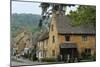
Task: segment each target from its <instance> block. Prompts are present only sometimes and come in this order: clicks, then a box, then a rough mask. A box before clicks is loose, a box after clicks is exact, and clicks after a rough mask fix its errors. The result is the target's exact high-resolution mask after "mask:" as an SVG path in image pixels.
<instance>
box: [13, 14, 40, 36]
mask: <svg viewBox="0 0 100 67" xmlns="http://www.w3.org/2000/svg"><path fill="white" fill-rule="evenodd" d="M40 18H41V16H40V15H35V14H12V15H11V34H12V36H13V37H14V36H16V34H17V33H18V32H19V31H20V30H21V29H22V27H24V28H25V29H27V30H29V31H31V32H35V31H37V30H39V29H38V23H39V20H40Z"/></svg>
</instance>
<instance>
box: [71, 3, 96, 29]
mask: <svg viewBox="0 0 100 67" xmlns="http://www.w3.org/2000/svg"><path fill="white" fill-rule="evenodd" d="M70 17H71V18H72V19H73V21H74V22H73V23H72V24H73V25H75V26H79V25H88V24H89V25H93V26H94V27H95V25H96V7H95V6H85V5H84V6H82V5H81V6H79V8H78V9H77V10H76V11H74V12H72V11H71V12H70Z"/></svg>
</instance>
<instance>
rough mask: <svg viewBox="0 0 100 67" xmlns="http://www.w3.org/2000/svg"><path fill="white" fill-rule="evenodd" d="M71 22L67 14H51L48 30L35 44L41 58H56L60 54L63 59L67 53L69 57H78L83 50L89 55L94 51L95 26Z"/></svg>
mask: <svg viewBox="0 0 100 67" xmlns="http://www.w3.org/2000/svg"><path fill="white" fill-rule="evenodd" d="M72 22H73V21H72V20H71V18H70V17H69V16H65V15H59V14H54V15H53V16H52V19H51V24H50V29H49V32H48V33H45V34H44V36H43V37H41V39H40V40H39V41H38V44H37V46H38V47H39V48H38V50H40V51H41V52H40V53H38V55H40V56H41V58H45V57H47V58H57V57H58V55H61V56H62V57H63V59H64V57H65V56H66V55H68V54H69V55H70V57H80V56H81V54H82V53H83V52H84V53H87V54H91V55H94V54H95V53H96V31H95V28H94V27H92V26H91V25H88V26H82V25H81V26H77V27H76V26H73V25H72V24H71V23H72ZM47 35H48V36H47ZM45 36H47V37H46V38H45ZM42 38H43V39H42ZM45 42H46V43H45ZM44 47H46V48H47V49H46V50H45V48H44ZM45 52H46V53H45ZM44 55H45V56H44Z"/></svg>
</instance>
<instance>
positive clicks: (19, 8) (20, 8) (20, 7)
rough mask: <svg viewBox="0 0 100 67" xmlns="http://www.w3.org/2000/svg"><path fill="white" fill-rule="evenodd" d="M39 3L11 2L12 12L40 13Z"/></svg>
mask: <svg viewBox="0 0 100 67" xmlns="http://www.w3.org/2000/svg"><path fill="white" fill-rule="evenodd" d="M39 5H40V3H34V2H18V1H13V2H12V13H32V14H41V8H40V7H39Z"/></svg>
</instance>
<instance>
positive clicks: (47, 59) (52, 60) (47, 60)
mask: <svg viewBox="0 0 100 67" xmlns="http://www.w3.org/2000/svg"><path fill="white" fill-rule="evenodd" d="M41 60H42V61H44V62H56V59H55V58H42V59H41Z"/></svg>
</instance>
